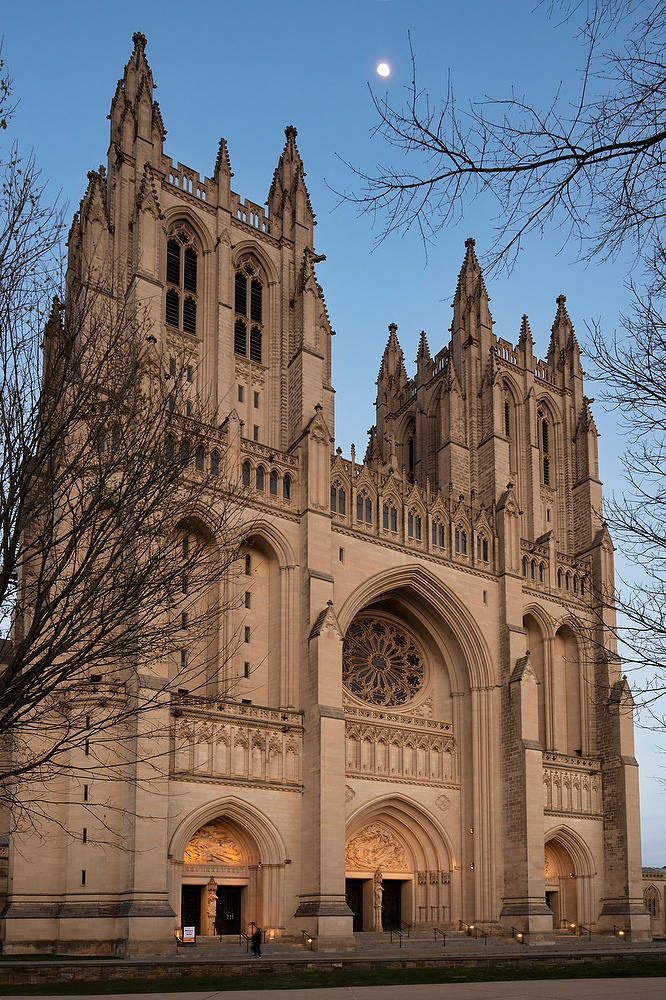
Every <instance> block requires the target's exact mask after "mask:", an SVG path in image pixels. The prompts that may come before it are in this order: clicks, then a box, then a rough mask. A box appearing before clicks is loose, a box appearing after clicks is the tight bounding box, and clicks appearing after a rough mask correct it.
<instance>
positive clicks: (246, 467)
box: [243, 462, 252, 486]
mask: <svg viewBox="0 0 666 1000" xmlns="http://www.w3.org/2000/svg"><path fill="white" fill-rule="evenodd" d="M251 471H252V470H251V468H250V463H249V462H243V486H249V485H250V474H251Z"/></svg>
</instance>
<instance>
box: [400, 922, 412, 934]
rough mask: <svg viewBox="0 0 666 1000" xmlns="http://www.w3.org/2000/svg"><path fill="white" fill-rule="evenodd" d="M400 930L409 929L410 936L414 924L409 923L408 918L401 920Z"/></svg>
mask: <svg viewBox="0 0 666 1000" xmlns="http://www.w3.org/2000/svg"><path fill="white" fill-rule="evenodd" d="M400 930H401V931H407V937H409V936H410V934H411V930H412V925H411V924H408V923H407V921H406V920H401V921H400Z"/></svg>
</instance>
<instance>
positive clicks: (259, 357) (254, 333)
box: [234, 261, 264, 364]
mask: <svg viewBox="0 0 666 1000" xmlns="http://www.w3.org/2000/svg"><path fill="white" fill-rule="evenodd" d="M263 312H264V304H263V285H262V282H261V279H260V277H259V272H258V270H257V268H256V267H255V265H254V264H253V263H252V262H251V261H246V262H245V263H244V264H242V265H241V267H240V268H239V269H238V270H237V271H236V276H235V279H234V313H235V314H236V320H235V323H234V352H235V353H236V354H242V355H243V356H244V357H248V356H249V358H250V361H257V362H258V363H259V364H261V363H262V362H263V330H264V320H263ZM248 334H249V336H248ZM248 349H249V351H248Z"/></svg>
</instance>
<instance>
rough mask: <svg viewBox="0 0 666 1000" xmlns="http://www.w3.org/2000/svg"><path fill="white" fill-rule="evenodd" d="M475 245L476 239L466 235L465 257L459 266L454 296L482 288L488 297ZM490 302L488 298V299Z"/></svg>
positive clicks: (474, 291)
mask: <svg viewBox="0 0 666 1000" xmlns="http://www.w3.org/2000/svg"><path fill="white" fill-rule="evenodd" d="M475 246H476V240H474V239H472V237H471V236H470V237H468V239H466V240H465V258H464V260H463V263H462V267H461V268H460V273H459V274H458V284H457V286H456V294H455V297H456V298H458V297H459V296H460V295H461V294H462V293H463V292H466V293H467V294H468V295H473V294H475V293H476V292H478V291H479V290H481V289H482V290H483V292H484V293H485V295H486V298H487V297H488V293H487V292H486V285H485V282H484V280H483V272H482V271H481V265H480V264H479V261H478V258H477V256H476V251H475V250H474V247H475ZM488 301H489V302H490V299H488Z"/></svg>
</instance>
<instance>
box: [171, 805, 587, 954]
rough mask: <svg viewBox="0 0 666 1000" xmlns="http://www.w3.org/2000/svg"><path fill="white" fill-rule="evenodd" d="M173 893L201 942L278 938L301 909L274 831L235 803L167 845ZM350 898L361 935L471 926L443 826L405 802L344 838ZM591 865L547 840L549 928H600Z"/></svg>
mask: <svg viewBox="0 0 666 1000" xmlns="http://www.w3.org/2000/svg"><path fill="white" fill-rule="evenodd" d="M169 861H170V867H171V877H170V894H171V902H172V906H173V909H174V912H175V913H176V915H177V916H176V921H177V927H178V928H179V929H182V928H184V927H191V928H194V930H195V933H196V934H197V935H202V936H212V935H217V934H238V933H240V932H241V931H243V932H247V931H248V930H249V929H250V928H251V927H252V924H254V925H256V926H259V927H261V928H262V929H263V930H264V931H265V932H266V935H267V937H268V938H277V937H280V936H281V934H282V933H283V932H284V930H285V927H286V928H287V931H288V930H289V923H290V919H291V917H292V915H293V912H294V910H295V908H296V903H295V901H294V900H292V899H291V898H288V896H287V894H286V885H285V872H286V869H287V866H289V865H291V864H292V860H291V859H290V858H289V857H288V849H287V847H286V846H285V842H284V840H283V838H282V836H281V834H280V833H279V831H278V830H277V828H276V826H275V825H274V824H273V822H272V821H271V820H270V819H269V818H268V817H267V816H266V815H265V814H264V813H262V812H261V811H260V810H258V809H257V808H256V807H254V806H252V805H251V804H249V803H247V802H242V801H241V800H239V799H236V798H233V797H230V798H227V799H223V800H218V801H216V802H213V803H210V804H209V805H207V806H204V807H201V808H199V809H198V810H196V811H195V812H193V813H191V814H190V815H189V816H187V817H186V818H185V819H183V820H182V821H181V823H180V824H179V825H178V827H177V829H176V830H175V832H174V834H173V836H172V838H171V844H170V854H169ZM345 867H346V873H345V874H346V883H345V884H346V898H347V903H348V905H349V907H350V910H351V911H352V914H353V918H354V930H355V931H377V930H392V929H400V926H401V924H402V923H409V924H410V925H412V926H415V927H418V926H422V927H424V928H425V927H432V926H440V927H443V928H446V927H455V926H457V922H458V920H459V919H466V920H468V921H469V920H475V919H476V917H475V915H474V913H473V911H472V909H471V907H470V904H469V903H468V902H466V901H464V900H463V898H462V879H461V877H460V865H459V856H458V855H457V853H456V850H455V847H454V845H453V842H452V839H451V836H450V835H449V832H448V831H447V830H446V829H445V828H444V827H443V826H442V824H441V823H440V822H439V820H438V819H437V818H435V817H434V816H432V815H431V814H429V813H428V812H427V811H426V810H425V809H424V808H423V807H422V806H420V805H419V804H417V803H416V802H414V801H413V800H411V799H409V798H408V797H407V796H403V795H386V796H383V797H380V798H378V799H376V800H374V801H373V802H372V803H370V804H368V805H366V806H364V807H362V808H360V809H359V810H357V811H356V813H355V814H353V815H352V816H351V818H350V820H349V822H348V825H347V831H346V861H345ZM595 874H596V868H595V862H594V859H593V855H592V852H591V851H590V849H589V848H588V846H587V845H586V844H585V842H584V841H583V839H582V838H581V837H580V836H579V835H578V834H577V833H575V832H574V831H573V830H571V829H570V828H568V827H566V826H564V825H562V826H558V827H555V828H553V829H552V830H550V831H549V832H548V833H547V834H546V839H545V846H544V898H545V901H546V903H547V905H548V906H549V907H550V909H551V910H552V912H553V927H554V928H558V927H564V926H567V925H568V926H571V925H578V924H584V925H585V926H590V925H591V924H593V923H594V920H595V906H596V900H595V894H594V876H595Z"/></svg>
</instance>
